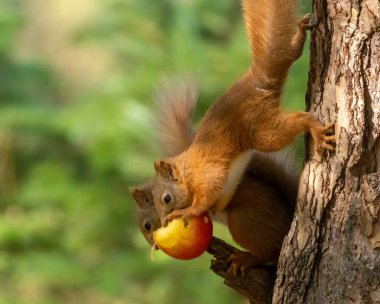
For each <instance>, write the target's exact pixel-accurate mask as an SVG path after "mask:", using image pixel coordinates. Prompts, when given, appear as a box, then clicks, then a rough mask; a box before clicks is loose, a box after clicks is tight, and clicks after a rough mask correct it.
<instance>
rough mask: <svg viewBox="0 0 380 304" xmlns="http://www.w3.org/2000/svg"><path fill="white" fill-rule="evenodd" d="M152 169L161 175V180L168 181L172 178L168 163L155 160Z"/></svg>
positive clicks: (171, 169) (170, 166) (170, 167)
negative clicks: (165, 179)
mask: <svg viewBox="0 0 380 304" xmlns="http://www.w3.org/2000/svg"><path fill="white" fill-rule="evenodd" d="M154 168H155V169H156V172H157V173H158V174H159V175H161V177H163V178H167V179H170V178H171V176H172V172H173V168H172V165H171V164H170V163H169V162H166V161H164V160H157V161H156V162H155V163H154Z"/></svg>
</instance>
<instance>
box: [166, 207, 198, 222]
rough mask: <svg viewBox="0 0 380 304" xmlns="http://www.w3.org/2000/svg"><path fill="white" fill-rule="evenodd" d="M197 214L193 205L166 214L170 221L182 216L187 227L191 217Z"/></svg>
mask: <svg viewBox="0 0 380 304" xmlns="http://www.w3.org/2000/svg"><path fill="white" fill-rule="evenodd" d="M194 215H196V214H195V213H194V212H193V210H192V208H191V207H188V208H185V209H180V210H174V211H173V212H172V213H170V214H168V215H167V216H166V219H167V221H168V222H170V221H171V220H174V219H175V218H177V217H182V220H183V223H184V225H185V227H187V225H188V224H189V221H188V219H189V217H190V216H194Z"/></svg>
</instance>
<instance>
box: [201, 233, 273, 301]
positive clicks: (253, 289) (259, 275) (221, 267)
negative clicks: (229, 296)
mask: <svg viewBox="0 0 380 304" xmlns="http://www.w3.org/2000/svg"><path fill="white" fill-rule="evenodd" d="M238 251H240V250H239V249H237V248H235V247H233V246H231V245H229V244H227V243H226V242H224V241H222V240H220V239H218V238H216V237H213V239H212V241H211V244H210V247H209V249H208V250H207V252H208V253H210V254H211V255H213V257H214V259H213V260H211V267H210V268H211V270H212V271H214V273H215V274H217V275H218V276H221V277H222V278H224V284H226V285H227V286H229V287H231V288H233V289H235V290H236V291H238V292H240V293H241V294H243V295H244V296H245V297H247V298H248V299H249V301H250V302H251V303H253V304H259V303H260V304H262V303H271V302H272V294H273V285H274V281H275V279H276V268H275V267H273V266H260V267H255V268H253V269H249V270H247V271H246V273H245V275H244V276H241V275H237V276H234V275H232V274H231V273H228V272H227V271H228V268H229V262H228V258H229V257H230V255H231V254H232V253H234V252H238Z"/></svg>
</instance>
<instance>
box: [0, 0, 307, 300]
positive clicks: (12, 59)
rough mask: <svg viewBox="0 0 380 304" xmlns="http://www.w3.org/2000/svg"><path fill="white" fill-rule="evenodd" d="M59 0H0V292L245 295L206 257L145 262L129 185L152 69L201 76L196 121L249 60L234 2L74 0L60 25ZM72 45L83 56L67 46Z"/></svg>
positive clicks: (146, 135) (294, 105)
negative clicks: (73, 22)
mask: <svg viewBox="0 0 380 304" xmlns="http://www.w3.org/2000/svg"><path fill="white" fill-rule="evenodd" d="M65 1H66V0H59V1H58V0H57V1H53V2H51V3H50V2H49V1H46V0H45V1H44V0H34V1H32V2H33V5H35V6H31V2H28V1H27V0H24V1H22V0H17V1H16V0H2V1H0V248H1V251H0V303H28V304H29V303H32V304H33V303H41V304H42V303H95V304H96V303H165V304H166V303H184V304H185V303H216V302H218V303H237V302H245V300H244V299H242V298H241V297H240V296H239V295H237V294H236V293H235V292H234V291H232V290H229V288H227V287H225V286H223V284H222V280H221V279H219V278H218V277H216V276H215V275H214V274H212V273H211V271H209V270H208V264H209V256H207V255H205V256H202V257H201V258H199V259H197V260H195V261H187V262H180V261H175V260H172V259H169V258H168V257H166V256H164V255H163V254H161V253H158V254H156V261H155V262H151V261H149V259H148V255H149V246H148V244H146V243H145V241H144V240H143V238H142V236H140V233H139V231H138V228H137V225H136V223H135V220H134V216H133V213H134V204H133V202H132V200H131V198H130V197H129V194H128V186H131V185H135V184H138V183H140V182H142V181H145V180H146V179H148V178H149V177H150V176H152V174H153V166H152V163H153V160H154V159H156V158H157V157H158V156H160V151H159V149H158V148H157V145H156V144H155V141H154V138H153V135H152V130H151V129H150V128H149V124H147V121H148V116H149V111H150V110H149V109H150V99H151V96H152V94H153V90H154V84H155V83H156V82H157V80H158V79H159V77H160V75H161V74H162V73H165V72H166V73H167V72H177V71H187V72H191V73H193V74H195V75H196V76H197V77H198V79H199V83H200V89H201V99H200V104H199V107H198V112H197V115H196V117H197V119H199V118H200V117H201V116H202V114H203V113H204V111H205V110H206V109H207V107H208V106H209V104H210V103H211V102H212V101H213V100H215V98H216V97H217V96H218V95H219V94H220V93H221V92H223V90H224V89H225V88H226V87H228V86H229V85H230V84H232V83H233V81H234V80H235V79H236V78H237V77H238V76H239V74H241V73H242V71H244V70H245V69H246V68H247V66H248V64H249V63H250V51H249V48H248V43H247V41H246V38H245V32H244V30H243V29H244V27H243V24H242V21H241V12H240V6H239V3H238V1H234V0H229V1H217V0H212V1H204V0H194V1H171V0H164V1H148V0H140V1H132V0H108V1H100V0H98V1H87V2H86V1H85V0H82V1H78V4H75V7H71V6H69V9H68V10H67V11H66V17H67V19H66V21H65V22H62V23H60V24H58V25H57V24H56V23H57V21H55V19H54V18H50V19H49V17H50V14H52V12H51V11H49V9H50V10H52V9H53V8H54V7H55V6H56V7H58V8H59V9H57V11H58V12H59V13H62V11H61V10H63V9H64V6H63V5H62V4H63V3H64V2H65ZM47 3H50V4H49V5H45V4H47ZM66 3H67V2H66ZM38 5H39V6H38ZM89 6H90V7H94V9H93V11H95V13H93V14H92V15H90V16H91V17H90V18H89V17H87V22H84V23H82V24H81V25H80V26H79V27H77V28H75V30H72V31H67V32H68V33H69V34H67V35H63V34H62V35H59V34H58V32H57V31H58V30H62V29H63V28H65V26H67V27H68V24H69V20H70V17H71V16H72V13H74V12H80V10H81V9H83V8H88V7H89ZM42 8H43V10H42ZM83 18H85V17H83ZM73 19H74V17H73ZM33 20H34V21H33ZM36 20H37V21H38V22H45V23H44V27H43V29H41V28H42V27H41V26H40V27H38V26H35V27H36V28H37V30H35V29H34V32H33V22H37V21H36ZM61 21H62V20H61ZM38 22H37V25H38ZM49 22H50V23H49ZM41 31H42V32H41ZM62 31H63V30H62ZM30 32H32V34H33V35H30V36H31V37H32V39H29V42H28V39H23V37H26V36H27V33H30ZM41 33H42V34H41ZM57 37H58V38H57ZM59 37H61V38H60V39H62V40H64V41H63V42H64V43H63V42H62V41H59V43H58V42H56V45H58V47H56V49H53V51H51V49H52V47H51V45H50V44H49V43H51V44H52V41H57V39H59ZM41 39H42V40H41ZM25 41H26V42H25ZM44 43H45V44H44ZM63 46H64V47H65V48H67V50H65V53H63V52H60V51H62V49H63V48H64V47H63ZM78 47H79V48H82V49H81V53H80V54H81V55H83V56H84V57H83V58H86V59H87V60H89V62H90V65H89V66H87V67H86V66H84V67H83V66H81V64H82V63H83V62H82V61H81V60H80V58H82V57H79V56H69V55H70V54H71V53H68V52H71V51H73V50H76V48H78ZM90 48H95V49H96V50H97V51H99V50H101V51H102V52H105V53H106V54H107V56H108V57H109V58H111V59H110V60H109V62H111V64H110V65H109V67H108V68H104V67H103V68H102V67H100V63H99V62H100V59H99V58H100V57H96V56H94V52H93V51H90V50H93V49H90ZM68 54H69V55H68ZM74 54H78V53H74ZM96 54H97V53H96ZM108 57H107V58H108ZM107 62H108V61H107ZM307 64H308V59H307V54H306V55H305V56H303V57H302V58H301V60H299V61H298V62H297V63H296V64H295V66H294V68H293V69H292V73H291V76H290V79H289V82H288V86H287V88H286V94H285V99H286V101H287V103H286V107H288V108H291V109H302V108H303V107H304V106H303V99H304V94H305V93H304V92H305V87H306V79H307ZM73 66H74V67H77V66H78V67H82V68H83V69H82V70H79V72H81V73H79V72H78V73H79V74H75V73H73V71H72V68H71V67H73ZM93 71H100V73H98V74H99V75H101V76H100V78H99V77H98V78H96V79H95V81H94V80H92V82H91V81H89V80H88V79H92V78H91V76H92V75H93V74H94V72H93ZM297 151H298V152H297V153H298V155H301V154H302V149H300V148H298V150H297ZM217 230H218V231H219V234H221V235H222V236H223V235H226V232H225V229H224V228H220V227H219V228H217Z"/></svg>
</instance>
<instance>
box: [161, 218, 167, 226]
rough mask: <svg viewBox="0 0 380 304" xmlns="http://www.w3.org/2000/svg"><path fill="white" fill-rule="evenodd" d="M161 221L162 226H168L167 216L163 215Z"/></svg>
mask: <svg viewBox="0 0 380 304" xmlns="http://www.w3.org/2000/svg"><path fill="white" fill-rule="evenodd" d="M160 221H161V226H162V227H164V226H166V225H167V224H168V220H167V218H166V216H164V217H161V218H160Z"/></svg>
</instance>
